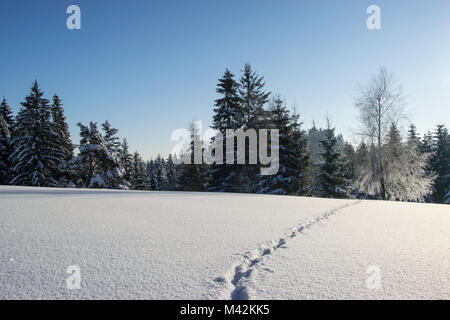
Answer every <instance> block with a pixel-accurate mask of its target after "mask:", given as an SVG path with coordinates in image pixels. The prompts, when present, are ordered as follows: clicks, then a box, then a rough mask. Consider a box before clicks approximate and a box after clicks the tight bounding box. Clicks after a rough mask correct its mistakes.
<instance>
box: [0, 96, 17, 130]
mask: <svg viewBox="0 0 450 320" xmlns="http://www.w3.org/2000/svg"><path fill="white" fill-rule="evenodd" d="M0 116H2V117H3V119H4V120H5V121H6V124H7V125H8V128H9V131H10V132H12V131H13V130H14V125H15V123H16V121H15V119H14V115H13V113H12V111H11V107H10V106H9V104H8V101H6V98H5V97H3V101H2V103H1V104H0Z"/></svg>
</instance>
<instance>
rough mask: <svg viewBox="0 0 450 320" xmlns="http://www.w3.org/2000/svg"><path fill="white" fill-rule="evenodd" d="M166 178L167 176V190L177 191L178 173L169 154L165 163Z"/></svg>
mask: <svg viewBox="0 0 450 320" xmlns="http://www.w3.org/2000/svg"><path fill="white" fill-rule="evenodd" d="M166 176H167V190H169V191H176V190H178V188H179V186H178V172H177V169H176V165H175V163H174V162H173V159H172V155H171V154H169V157H168V158H167V162H166Z"/></svg>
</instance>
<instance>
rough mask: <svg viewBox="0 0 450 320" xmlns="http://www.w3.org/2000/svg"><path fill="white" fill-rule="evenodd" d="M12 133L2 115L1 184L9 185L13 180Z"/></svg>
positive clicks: (0, 145) (0, 123)
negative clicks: (11, 165)
mask: <svg viewBox="0 0 450 320" xmlns="http://www.w3.org/2000/svg"><path fill="white" fill-rule="evenodd" d="M10 154H11V132H10V131H9V125H8V123H7V122H6V120H5V119H4V118H3V115H1V114H0V184H8V183H9V181H10V179H11V172H10V162H9V160H8V158H9V156H10Z"/></svg>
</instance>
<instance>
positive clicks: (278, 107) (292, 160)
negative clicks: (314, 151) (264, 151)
mask: <svg viewBox="0 0 450 320" xmlns="http://www.w3.org/2000/svg"><path fill="white" fill-rule="evenodd" d="M270 119H271V125H270V126H271V129H278V130H279V169H278V172H277V173H276V174H274V175H267V176H261V177H260V182H259V183H258V188H259V190H258V192H259V193H270V194H283V195H305V194H307V193H308V192H309V152H308V142H307V137H306V132H305V131H303V130H302V129H301V123H300V122H299V116H298V115H297V114H295V113H294V114H293V115H291V114H290V112H289V111H288V110H287V108H286V105H285V102H284V101H283V99H282V98H281V97H280V96H279V95H278V96H276V97H275V98H274V100H273V101H272V106H271V108H270Z"/></svg>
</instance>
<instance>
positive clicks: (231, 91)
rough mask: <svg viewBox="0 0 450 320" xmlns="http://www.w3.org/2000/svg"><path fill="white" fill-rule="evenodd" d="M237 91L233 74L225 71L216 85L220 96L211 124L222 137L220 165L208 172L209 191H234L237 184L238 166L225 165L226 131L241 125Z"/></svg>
mask: <svg viewBox="0 0 450 320" xmlns="http://www.w3.org/2000/svg"><path fill="white" fill-rule="evenodd" d="M238 90H239V83H237V82H236V80H235V79H234V74H232V73H231V72H230V71H229V70H228V69H227V70H226V71H225V73H224V75H223V77H222V78H221V79H219V83H218V84H217V89H216V92H217V93H219V94H220V98H218V99H217V100H216V101H215V105H214V115H213V124H212V128H213V129H215V130H218V131H219V132H220V133H221V135H222V139H221V140H222V146H223V157H222V164H216V163H214V164H212V165H211V168H210V171H209V172H208V176H209V187H208V190H209V191H213V192H214V191H215V192H217V191H219V192H230V191H233V189H235V185H236V184H237V177H238V175H237V173H238V172H239V169H240V168H239V166H238V165H237V164H226V130H227V129H232V130H237V129H239V128H240V127H241V126H242V125H243V112H242V111H243V110H242V107H241V99H240V97H239V94H238ZM214 139H217V138H214ZM213 143H215V144H220V143H221V142H220V141H214V142H213ZM235 149H236V148H235ZM230 152H233V153H234V158H236V150H233V151H230ZM213 156H215V154H213Z"/></svg>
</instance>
